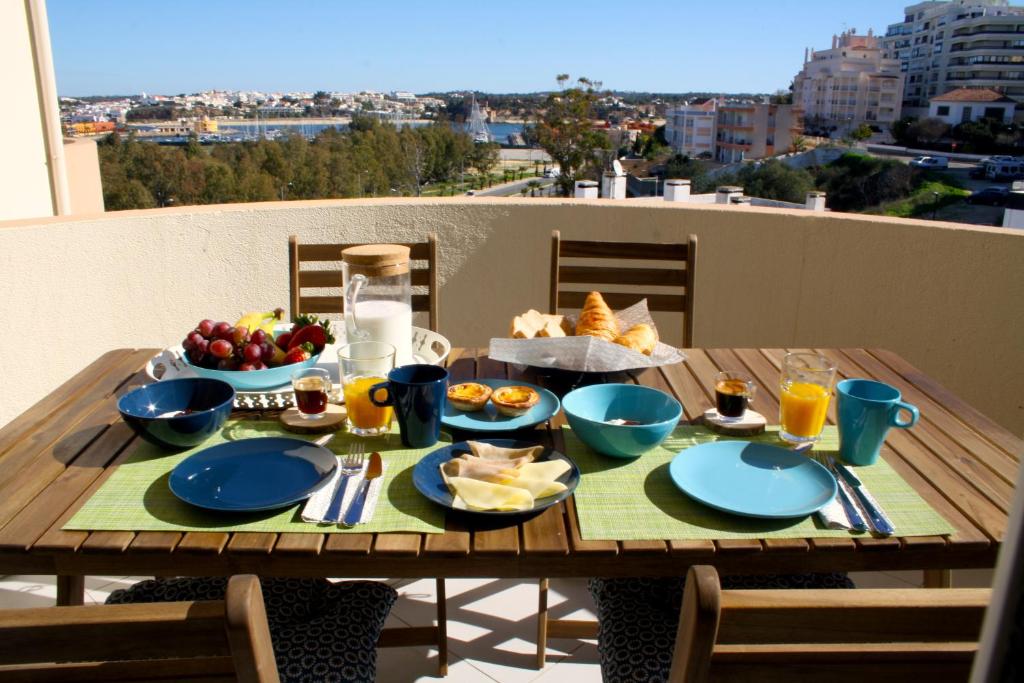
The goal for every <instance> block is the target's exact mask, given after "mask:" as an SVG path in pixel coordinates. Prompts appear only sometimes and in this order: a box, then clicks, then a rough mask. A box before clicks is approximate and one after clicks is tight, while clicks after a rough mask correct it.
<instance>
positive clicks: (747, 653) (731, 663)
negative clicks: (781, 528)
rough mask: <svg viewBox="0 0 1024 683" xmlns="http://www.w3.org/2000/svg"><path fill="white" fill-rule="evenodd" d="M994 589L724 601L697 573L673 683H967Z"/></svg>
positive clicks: (686, 602)
mask: <svg viewBox="0 0 1024 683" xmlns="http://www.w3.org/2000/svg"><path fill="white" fill-rule="evenodd" d="M990 597H991V591H990V590H988V589H953V588H936V589H930V588H908V589H853V590H841V589H833V590H828V589H821V590H819V589H807V590H728V591H722V590H721V588H720V584H719V582H718V574H717V572H716V571H715V569H714V567H707V566H699V567H691V568H690V571H689V574H688V576H687V580H686V589H685V591H684V596H683V607H682V611H681V613H680V617H679V630H678V632H677V634H676V644H675V651H674V653H673V661H672V671H671V674H670V675H669V681H671V682H672V683H680V682H682V681H686V682H687V683H698V682H703V681H715V682H716V683H718V682H719V681H723V682H726V683H728V682H729V681H740V680H742V681H747V680H757V681H764V682H766V683H771V682H773V681H794V680H812V681H817V680H827V681H829V683H843V682H844V681H851V682H852V681H858V682H859V683H863V682H864V681H865V680H870V681H871V683H877V682H879V681H908V680H921V681H929V683H932V682H933V681H966V680H967V677H968V674H969V673H970V669H971V662H972V659H973V657H974V655H975V653H976V651H977V649H978V635H979V633H980V631H981V622H982V618H983V617H984V612H985V607H986V605H987V604H988V602H989V599H990Z"/></svg>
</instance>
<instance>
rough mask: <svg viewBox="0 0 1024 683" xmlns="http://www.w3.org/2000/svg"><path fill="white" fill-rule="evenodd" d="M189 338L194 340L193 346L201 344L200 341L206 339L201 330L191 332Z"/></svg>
mask: <svg viewBox="0 0 1024 683" xmlns="http://www.w3.org/2000/svg"><path fill="white" fill-rule="evenodd" d="M188 338H189V339H190V340H191V341H192V346H199V342H201V341H204V339H203V335H202V334H200V333H199V332H191V333H189V335H188Z"/></svg>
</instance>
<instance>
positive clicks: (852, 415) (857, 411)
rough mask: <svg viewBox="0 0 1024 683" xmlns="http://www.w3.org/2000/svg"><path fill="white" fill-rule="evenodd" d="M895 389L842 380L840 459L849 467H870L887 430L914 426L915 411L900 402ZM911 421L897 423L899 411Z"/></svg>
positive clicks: (838, 402) (871, 382)
mask: <svg viewBox="0 0 1024 683" xmlns="http://www.w3.org/2000/svg"><path fill="white" fill-rule="evenodd" d="M901 398H902V396H901V395H900V392H899V390H898V389H896V388H895V387H891V386H889V385H888V384H883V383H882V382H876V381H874V380H870V379H844V380H843V381H842V382H840V383H839V384H838V385H837V386H836V412H837V414H838V422H839V457H841V458H842V459H843V460H844V461H845V462H848V463H850V464H851V465H871V464H874V462H875V461H876V460H878V453H879V451H880V450H881V449H882V442H883V441H885V435H886V432H888V431H889V428H890V427H899V428H900V429H906V428H908V427H913V426H914V425H915V424H917V420H918V418H919V417H920V413H919V412H918V411H917V408H916V407H914V406H912V405H910V404H909V403H906V402H905V401H902V400H901ZM901 410H905V411H907V412H908V413H910V419H909V420H906V421H903V420H900V411H901Z"/></svg>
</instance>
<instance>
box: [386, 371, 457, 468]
mask: <svg viewBox="0 0 1024 683" xmlns="http://www.w3.org/2000/svg"><path fill="white" fill-rule="evenodd" d="M378 392H386V393H385V394H384V399H383V400H377V398H378ZM447 394H448V371H447V370H445V369H444V368H442V367H438V366H436V365H403V366H401V367H398V368H395V369H394V370H392V371H391V372H389V373H388V381H387V382H382V383H380V384H375V385H373V386H372V387H370V401H371V402H372V403H373V405H375V406H377V407H380V408H384V407H385V406H393V407H394V409H395V417H396V418H397V419H398V430H399V432H401V435H402V445H403V446H405V447H406V448H426V447H427V446H433V445H434V444H435V443H437V440H438V439H440V438H441V415H442V414H443V413H444V402H445V399H446V397H447Z"/></svg>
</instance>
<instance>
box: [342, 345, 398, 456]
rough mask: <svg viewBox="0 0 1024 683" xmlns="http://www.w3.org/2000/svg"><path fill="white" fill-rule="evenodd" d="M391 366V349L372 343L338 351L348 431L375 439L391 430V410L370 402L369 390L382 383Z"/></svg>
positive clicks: (344, 347)
mask: <svg viewBox="0 0 1024 683" xmlns="http://www.w3.org/2000/svg"><path fill="white" fill-rule="evenodd" d="M394 367H395V347H394V346H392V345H391V344H385V343H384V342H375V341H360V342H352V343H351V344H346V345H345V346H343V347H341V348H340V349H338V369H339V371H340V372H341V382H342V387H343V389H342V390H343V392H344V394H345V409H346V410H347V411H348V431H350V432H351V433H353V434H356V435H357V436H377V435H378V434H385V433H387V431H388V430H389V429H390V428H391V415H392V408H391V407H390V406H386V407H383V408H382V407H379V406H375V405H373V403H371V402H370V387H372V386H373V385H374V384H379V383H381V382H386V381H387V379H388V373H389V372H391V369H392V368H394Z"/></svg>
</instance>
